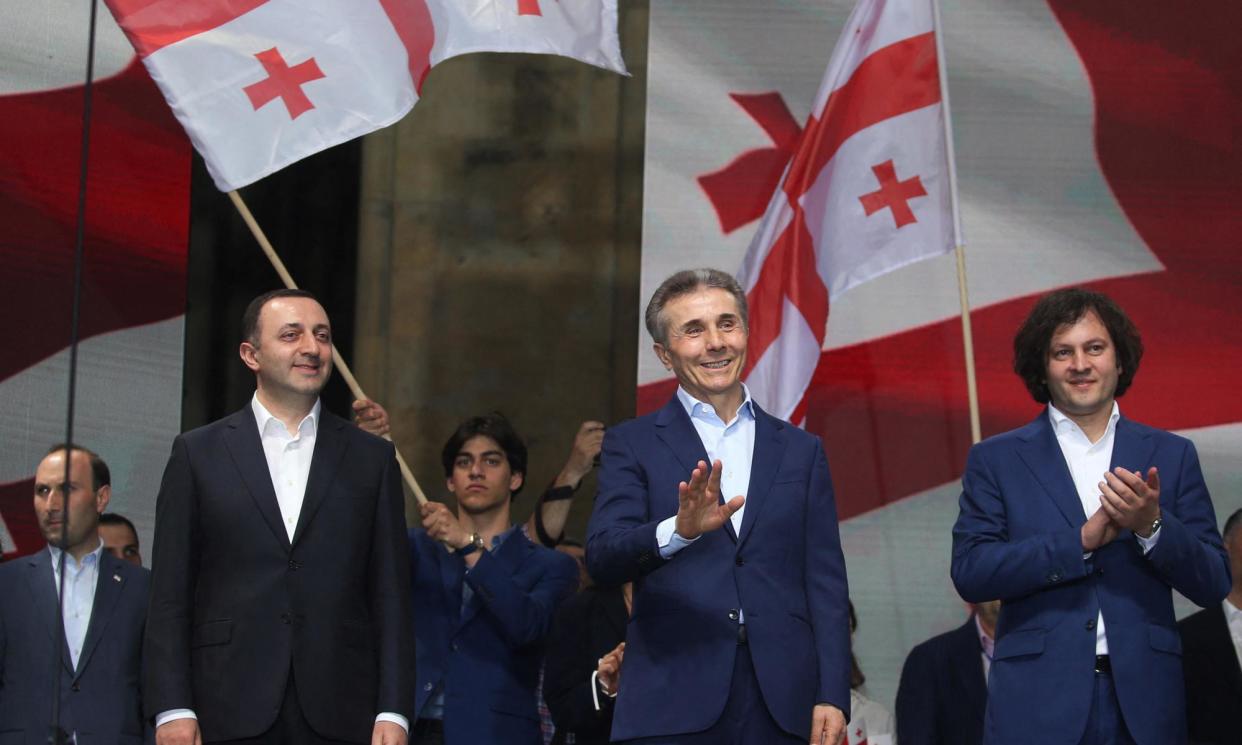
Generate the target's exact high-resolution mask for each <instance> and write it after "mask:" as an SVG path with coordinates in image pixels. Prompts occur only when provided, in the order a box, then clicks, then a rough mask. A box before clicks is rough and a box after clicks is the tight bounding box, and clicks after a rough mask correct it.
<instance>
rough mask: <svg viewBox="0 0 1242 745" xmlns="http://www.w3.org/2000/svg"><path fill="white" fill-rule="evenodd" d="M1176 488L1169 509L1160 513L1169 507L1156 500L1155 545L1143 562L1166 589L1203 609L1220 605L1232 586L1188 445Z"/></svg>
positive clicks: (1199, 472)
mask: <svg viewBox="0 0 1242 745" xmlns="http://www.w3.org/2000/svg"><path fill="white" fill-rule="evenodd" d="M1177 484H1178V488H1177V493H1176V494H1174V495H1173V499H1172V509H1168V508H1165V505H1168V504H1170V503H1169V501H1167V500H1166V499H1164V498H1163V495H1162V498H1161V500H1160V501H1161V502H1162V503H1163V504H1162V509H1161V520H1162V525H1161V528H1160V540H1159V541H1157V542H1156V545H1155V547H1154V548H1152V550H1151V552H1150V553H1148V554H1147V559H1148V561H1150V562H1151V564H1152V566H1153V567H1154V568H1155V570H1156V572H1157V573H1159V575H1160V577H1161V578H1162V579H1163V580H1164V581H1165V582H1167V583H1168V584H1169V586H1170V587H1172V588H1173V589H1174V590H1177V591H1178V592H1180V593H1181V594H1182V595H1185V596H1186V597H1187V598H1188V599H1189V600H1191V601H1193V602H1194V603H1196V604H1198V605H1199V606H1200V607H1203V608H1206V607H1207V606H1209V605H1213V604H1216V603H1219V602H1220V601H1222V600H1224V599H1225V596H1226V595H1228V594H1229V591H1230V589H1231V587H1232V582H1233V580H1232V578H1231V577H1230V571H1229V557H1228V555H1227V554H1226V553H1225V547H1224V544H1223V543H1222V541H1221V538H1220V533H1218V532H1217V530H1216V513H1215V511H1214V510H1213V509H1212V498H1211V497H1210V496H1208V490H1207V484H1206V483H1204V481H1203V470H1202V469H1201V468H1200V467H1199V456H1198V453H1197V452H1196V451H1195V446H1194V444H1193V443H1191V442H1189V441H1187V442H1185V448H1184V450H1183V451H1182V458H1181V463H1180V468H1179V469H1178V482H1177Z"/></svg>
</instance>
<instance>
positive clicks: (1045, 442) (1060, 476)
mask: <svg viewBox="0 0 1242 745" xmlns="http://www.w3.org/2000/svg"><path fill="white" fill-rule="evenodd" d="M1021 437H1022V439H1023V440H1024V442H1023V443H1022V445H1020V446H1019V447H1018V457H1020V458H1021V459H1022V460H1023V461H1024V462H1025V463H1026V466H1027V468H1029V469H1030V470H1031V473H1032V474H1034V476H1035V479H1036V480H1037V481H1039V484H1040V486H1042V487H1043V488H1044V492H1045V493H1047V495H1048V496H1049V497H1050V498H1051V499H1052V501H1053V502H1054V503H1055V504H1056V506H1057V508H1058V509H1059V510H1060V511H1061V514H1062V515H1064V516H1065V520H1066V522H1068V523H1069V524H1070V526H1072V527H1078V526H1080V525H1082V524H1083V523H1085V522H1087V515H1086V513H1085V512H1083V509H1082V501H1081V500H1080V499H1079V498H1078V489H1076V488H1075V487H1074V479H1073V477H1072V476H1070V471H1069V464H1067V463H1066V462H1065V456H1064V455H1063V454H1062V453H1061V446H1060V445H1058V444H1057V436H1056V432H1054V431H1053V429H1052V423H1051V422H1050V421H1049V420H1048V410H1047V409H1044V411H1043V412H1042V413H1041V414H1040V415H1039V416H1037V417H1036V418H1035V421H1033V422H1031V423H1030V424H1028V425H1027V426H1026V427H1024V428H1023V432H1022V435H1021ZM1115 452H1116V450H1115V449H1114V453H1115Z"/></svg>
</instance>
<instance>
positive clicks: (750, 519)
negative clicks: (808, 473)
mask: <svg viewBox="0 0 1242 745" xmlns="http://www.w3.org/2000/svg"><path fill="white" fill-rule="evenodd" d="M751 405H752V406H754V411H755V449H754V451H753V455H752V456H751V459H750V484H749V486H748V487H747V489H746V510H745V512H743V513H742V532H741V535H739V536H738V544H739V545H740V544H742V543H744V542H745V541H746V537H747V536H749V535H750V532H751V529H752V528H753V527H754V525H755V521H756V520H758V519H759V515H760V510H762V509H763V507H764V505H766V504H767V501H768V500H767V496H768V492H769V491H771V490H772V481H773V480H774V479H775V478H776V473H777V471H779V470H780V466H781V460H782V459H783V457H784V454H785V431H784V430H785V423H784V422H782V421H780V420H779V419H777V418H775V417H773V416H771V415H769V414H768V413H767V412H765V411H763V410H762V409H760V408H759V406H758V405H756V404H754V403H753V402H752V404H751ZM731 524H732V522H731V521H730V525H731Z"/></svg>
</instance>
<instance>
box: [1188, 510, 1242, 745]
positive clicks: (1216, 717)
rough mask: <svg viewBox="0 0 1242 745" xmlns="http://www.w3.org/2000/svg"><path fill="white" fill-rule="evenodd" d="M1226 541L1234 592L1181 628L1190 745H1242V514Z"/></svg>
mask: <svg viewBox="0 0 1242 745" xmlns="http://www.w3.org/2000/svg"><path fill="white" fill-rule="evenodd" d="M1222 538H1223V539H1224V541H1225V550H1226V551H1227V552H1228V554H1229V570H1230V574H1231V575H1233V588H1232V589H1231V590H1230V591H1229V595H1228V596H1227V597H1226V598H1225V599H1224V600H1222V601H1221V602H1220V605H1212V606H1208V607H1207V608H1206V609H1204V610H1201V611H1199V612H1198V613H1195V614H1194V615H1192V616H1189V617H1187V618H1184V619H1182V621H1181V623H1179V624H1178V629H1179V630H1180V631H1181V633H1182V672H1183V673H1184V674H1185V677H1186V722H1187V724H1188V725H1189V728H1190V742H1191V743H1192V745H1231V744H1232V743H1238V742H1242V510H1237V511H1235V512H1234V513H1233V514H1232V515H1230V516H1229V519H1228V520H1225V529H1224V531H1223V535H1222Z"/></svg>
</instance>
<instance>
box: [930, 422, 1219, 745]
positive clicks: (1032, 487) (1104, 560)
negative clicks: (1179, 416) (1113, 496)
mask: <svg viewBox="0 0 1242 745" xmlns="http://www.w3.org/2000/svg"><path fill="white" fill-rule="evenodd" d="M1117 466H1121V467H1124V468H1127V469H1129V470H1131V471H1140V472H1143V473H1146V471H1147V469H1148V467H1150V466H1156V467H1157V468H1158V469H1159V473H1160V510H1161V514H1162V516H1163V519H1164V524H1163V527H1162V528H1161V530H1160V539H1159V541H1158V542H1157V544H1156V546H1155V548H1153V549H1152V551H1151V552H1150V553H1149V554H1147V555H1146V556H1145V555H1144V554H1143V551H1142V548H1141V547H1140V545H1139V543H1138V540H1137V539H1136V538H1135V537H1134V534H1133V533H1131V532H1130V531H1128V530H1125V531H1122V532H1121V534H1120V535H1119V536H1118V537H1117V538H1116V539H1115V540H1114V541H1112V542H1111V543H1109V544H1108V545H1106V546H1104V547H1102V548H1100V549H1099V550H1097V551H1095V552H1094V553H1093V554H1092V555H1091V556H1089V557H1087V558H1084V556H1083V551H1082V541H1081V536H1080V531H1081V528H1082V525H1083V523H1085V522H1086V520H1087V516H1086V515H1085V514H1084V513H1083V508H1082V503H1081V502H1080V501H1079V498H1078V492H1077V491H1076V490H1075V488H1074V482H1073V479H1072V477H1071V476H1070V471H1069V467H1068V465H1067V464H1066V462H1065V458H1064V457H1063V456H1062V454H1061V449H1060V447H1059V445H1058V444H1057V440H1056V434H1055V432H1054V430H1053V427H1052V424H1051V422H1049V420H1048V413H1047V411H1046V410H1045V411H1044V412H1042V413H1041V414H1040V415H1039V416H1038V417H1036V419H1035V421H1034V422H1032V423H1030V424H1028V425H1027V426H1025V427H1022V428H1020V429H1016V430H1013V431H1011V432H1006V433H1005V434H1002V435H998V436H996V437H992V438H989V439H987V440H985V441H984V442H982V443H979V444H978V445H975V446H974V447H973V448H971V450H970V455H969V457H968V459H967V462H966V473H965V474H964V475H963V477H962V496H961V500H960V514H959V515H958V519H957V524H956V525H955V526H954V528H953V562H952V575H953V582H954V584H955V585H956V586H957V589H958V592H959V593H961V595H962V597H963V598H965V599H966V600H967V601H970V602H982V601H985V600H992V599H995V598H999V599H1001V600H1003V601H1004V605H1003V606H1002V607H1001V614H1000V620H999V622H998V624H997V632H996V649H995V653H994V657H993V663H992V673H991V676H990V679H989V681H988V709H987V716H986V722H985V724H984V742H988V743H997V744H1000V743H1004V745H1021V744H1022V743H1036V742H1038V743H1041V744H1046V743H1076V742H1078V741H1079V739H1080V738H1081V736H1082V733H1083V731H1084V729H1085V727H1086V721H1087V716H1088V714H1089V713H1090V707H1091V699H1092V691H1093V686H1094V672H1093V666H1094V664H1093V660H1094V657H1095V637H1096V631H1095V627H1096V617H1097V614H1098V613H1099V612H1101V611H1102V612H1103V615H1104V621H1105V623H1106V624H1107V633H1108V649H1109V655H1110V657H1111V661H1112V668H1113V679H1114V681H1115V684H1116V689H1117V698H1118V700H1119V702H1120V705H1121V711H1122V715H1123V716H1124V718H1125V722H1126V725H1127V728H1128V729H1129V731H1130V733H1131V734H1132V735H1133V736H1134V739H1135V741H1136V742H1138V743H1139V745H1148V744H1151V745H1154V744H1155V743H1161V744H1163V743H1170V742H1181V741H1183V739H1184V738H1185V736H1186V702H1185V696H1184V694H1183V690H1182V660H1181V653H1182V644H1181V639H1180V637H1179V636H1178V633H1177V624H1176V620H1175V618H1174V615H1173V597H1172V592H1171V589H1170V588H1172V589H1174V590H1177V591H1178V592H1180V593H1182V594H1183V595H1185V596H1186V597H1187V598H1189V599H1190V600H1192V601H1193V602H1195V603H1198V604H1199V605H1201V606H1207V605H1211V604H1213V603H1219V602H1220V601H1221V599H1223V598H1224V597H1225V595H1226V594H1227V593H1228V592H1229V587H1230V579H1229V562H1228V560H1227V559H1226V557H1225V550H1224V547H1223V546H1222V544H1221V539H1220V534H1219V533H1218V532H1217V530H1216V516H1215V514H1214V513H1213V510H1212V502H1211V499H1210V498H1209V496H1208V491H1207V487H1206V486H1205V485H1204V482H1203V473H1202V471H1201V470H1200V468H1199V459H1198V456H1197V455H1196V454H1195V449H1194V445H1192V444H1191V442H1190V441H1189V440H1187V439H1186V438H1184V437H1178V436H1177V435H1174V434H1170V433H1168V432H1164V431H1162V430H1158V429H1153V428H1151V427H1147V426H1144V425H1142V424H1138V423H1136V422H1133V421H1130V420H1129V419H1126V418H1124V417H1123V418H1121V419H1120V420H1119V421H1118V422H1117V431H1116V440H1115V442H1114V446H1113V459H1112V466H1111V467H1112V468H1115V467H1117ZM1102 478H1103V474H1101V479H1102Z"/></svg>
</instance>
